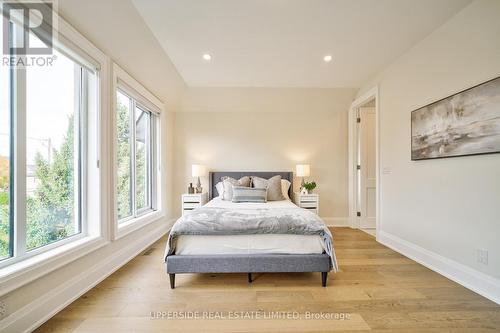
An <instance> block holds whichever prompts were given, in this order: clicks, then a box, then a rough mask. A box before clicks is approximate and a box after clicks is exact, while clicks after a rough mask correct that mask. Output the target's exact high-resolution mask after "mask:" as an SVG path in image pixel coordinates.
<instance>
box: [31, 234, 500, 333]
mask: <svg viewBox="0 0 500 333" xmlns="http://www.w3.org/2000/svg"><path fill="white" fill-rule="evenodd" d="M332 231H333V233H334V243H335V249H336V253H337V258H338V260H339V265H340V270H341V271H340V272H339V273H337V274H329V279H328V287H327V288H322V287H321V283H320V281H321V277H320V274H319V273H301V274H254V279H255V280H254V282H253V283H252V284H248V283H247V276H246V274H197V275H187V274H186V275H182V274H179V275H177V276H176V289H174V290H171V289H170V287H169V281H168V276H167V274H166V273H165V271H164V268H163V264H162V255H163V251H164V248H165V242H166V238H162V239H161V240H160V241H158V242H157V243H155V244H154V245H153V246H152V247H151V248H150V249H149V250H147V251H145V252H144V253H143V254H141V255H139V256H137V257H136V258H135V259H134V260H132V261H131V262H129V263H128V264H127V265H125V266H124V267H123V268H121V269H120V270H118V271H117V272H116V273H114V274H113V275H111V276H110V277H108V278H107V279H105V280H104V281H103V282H102V283H100V284H99V285H97V286H96V287H95V288H93V289H92V290H90V291H89V292H87V293H86V294H85V295H83V296H82V297H80V298H79V299H78V300H76V301H75V302H73V303H72V304H71V305H70V306H68V307H67V308H66V309H64V310H63V311H61V312H60V313H58V314H57V315H56V316H55V317H53V318H52V319H51V320H49V321H48V322H46V323H45V324H44V325H42V326H41V327H40V328H39V329H38V330H37V332H165V331H168V332H181V331H183V332H196V331H201V332H329V331H345V332H347V331H354V330H357V331H370V332H500V306H498V305H496V304H495V303H493V302H491V301H489V300H487V299H485V298H483V297H481V296H479V295H477V294H475V293H473V292H472V291H469V290H468V289H465V288H464V287H461V286H460V285H458V284H456V283H454V282H452V281H450V280H448V279H446V278H445V277H443V276H441V275H439V274H437V273H434V272H432V271H431V270H429V269H427V268H425V267H423V266H421V265H419V264H417V263H415V262H414V261H412V260H410V259H407V258H406V257H404V256H402V255H400V254H398V253H396V252H394V251H392V250H390V249H388V248H387V247H384V246H382V245H380V244H379V243H377V242H376V241H375V240H374V238H373V237H371V236H370V235H368V234H366V233H364V232H362V231H359V230H352V229H349V228H334V229H332ZM282 311H283V312H282ZM152 312H153V313H163V316H165V317H164V318H163V319H161V318H153V317H152V315H151V313H152ZM207 312H210V313H207ZM308 312H310V313H314V314H315V315H316V316H319V315H321V313H323V315H327V316H331V317H333V318H329V319H328V318H323V319H321V318H317V319H308V318H305V317H306V314H307V313H308ZM175 313H177V314H179V315H182V314H184V315H186V316H187V315H190V316H194V315H198V316H199V317H203V316H205V317H208V316H212V317H215V318H213V319H173V318H172V317H173V316H174V314H175ZM238 313H239V315H240V316H245V317H243V318H241V317H240V318H235V317H236V315H237V314H238ZM283 313H284V314H287V315H289V316H291V317H292V318H289V319H287V318H284V317H278V316H279V315H281V316H284V315H283ZM256 314H260V315H261V318H260V319H249V318H248V316H249V315H254V316H255V315H256ZM271 315H274V318H269V316H271ZM229 316H231V318H230V317H229ZM264 316H267V317H265V318H264ZM335 316H337V317H335ZM339 316H344V317H343V318H344V319H341V318H340V317H339ZM297 317H299V318H300V319H296V318H297Z"/></svg>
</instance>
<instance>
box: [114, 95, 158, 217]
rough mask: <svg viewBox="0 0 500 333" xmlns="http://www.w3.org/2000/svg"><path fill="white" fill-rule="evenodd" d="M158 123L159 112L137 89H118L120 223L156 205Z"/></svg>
mask: <svg viewBox="0 0 500 333" xmlns="http://www.w3.org/2000/svg"><path fill="white" fill-rule="evenodd" d="M127 90H130V89H127ZM134 95H135V94H134ZM156 124H157V115H156V114H155V113H153V112H152V111H151V110H150V109H149V108H148V107H147V106H145V105H143V104H142V103H141V102H140V101H139V100H137V99H136V98H134V97H133V93H129V92H128V91H125V90H124V89H121V88H118V89H117V92H116V133H117V141H116V143H117V147H116V161H117V165H116V168H117V179H116V182H117V193H116V195H117V216H118V222H119V224H122V223H124V222H127V221H130V220H131V219H133V218H136V217H139V216H141V215H144V214H146V213H148V212H151V211H154V210H155V209H156V202H155V191H156V183H155V181H154V180H155V178H156V177H155V175H156V169H157V168H156V167H154V165H155V163H154V161H155V160H156V159H155V152H156V150H155V146H156V136H155V128H156Z"/></svg>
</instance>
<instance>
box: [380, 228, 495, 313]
mask: <svg viewBox="0 0 500 333" xmlns="http://www.w3.org/2000/svg"><path fill="white" fill-rule="evenodd" d="M377 241H378V242H380V243H382V244H384V245H385V246H387V247H390V248H391V249H393V250H395V251H397V252H399V253H401V254H403V255H405V256H407V257H408V258H410V259H412V260H415V261H416V262H418V263H420V264H422V265H424V266H425V267H427V268H429V269H432V270H433V271H435V272H437V273H439V274H441V275H443V276H445V277H447V278H448V279H450V280H453V281H455V282H456V283H458V284H460V285H462V286H464V287H466V288H468V289H470V290H472V291H474V292H476V293H478V294H479V295H481V296H484V297H486V298H488V299H490V300H491V301H493V302H495V303H497V304H500V280H498V279H496V278H493V277H491V276H489V275H486V274H484V273H482V272H479V271H477V270H475V269H473V268H470V267H468V266H465V265H463V264H460V263H458V262H456V261H454V260H451V259H448V258H446V257H443V256H441V255H439V254H437V253H434V252H431V251H429V250H426V249H424V248H422V247H420V246H418V245H415V244H413V243H410V242H408V241H406V240H404V239H401V238H399V237H397V236H394V235H391V234H388V233H386V232H384V231H379V232H378V235H377Z"/></svg>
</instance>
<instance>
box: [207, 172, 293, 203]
mask: <svg viewBox="0 0 500 333" xmlns="http://www.w3.org/2000/svg"><path fill="white" fill-rule="evenodd" d="M276 175H280V176H281V179H286V180H288V181H289V182H290V183H292V185H291V186H290V189H289V190H288V196H289V197H290V198H293V196H292V194H293V172H288V171H285V172H253V171H210V172H209V174H208V181H209V192H208V196H209V200H212V199H213V198H214V196H217V190H216V189H215V185H216V184H217V183H218V182H220V179H221V177H224V176H228V177H232V178H234V179H240V178H241V177H243V176H257V177H261V178H265V179H269V178H271V177H272V176H276Z"/></svg>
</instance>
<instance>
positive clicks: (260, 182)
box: [252, 175, 285, 201]
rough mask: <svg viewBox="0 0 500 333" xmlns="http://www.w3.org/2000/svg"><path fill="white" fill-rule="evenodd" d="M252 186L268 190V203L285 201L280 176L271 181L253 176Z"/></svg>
mask: <svg viewBox="0 0 500 333" xmlns="http://www.w3.org/2000/svg"><path fill="white" fill-rule="evenodd" d="M252 184H253V187H255V188H267V201H279V200H285V197H284V196H283V193H282V190H281V176H280V175H276V176H274V177H271V178H269V179H264V178H260V177H257V176H252Z"/></svg>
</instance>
